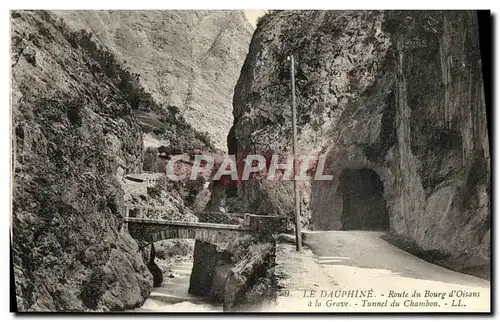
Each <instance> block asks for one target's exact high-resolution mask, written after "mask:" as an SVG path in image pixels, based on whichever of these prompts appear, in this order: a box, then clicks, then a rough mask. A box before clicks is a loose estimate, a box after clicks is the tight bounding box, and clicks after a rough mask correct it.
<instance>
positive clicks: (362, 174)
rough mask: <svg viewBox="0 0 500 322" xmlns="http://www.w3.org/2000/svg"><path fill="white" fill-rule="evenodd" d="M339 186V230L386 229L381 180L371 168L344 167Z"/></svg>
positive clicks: (385, 210) (387, 215) (387, 217)
mask: <svg viewBox="0 0 500 322" xmlns="http://www.w3.org/2000/svg"><path fill="white" fill-rule="evenodd" d="M339 190H340V193H341V195H342V202H343V210H342V216H341V217H340V221H341V223H342V230H378V231H379V230H389V213H388V211H387V207H386V202H385V199H384V184H383V183H382V180H381V179H380V177H379V176H378V174H377V173H376V172H375V171H373V170H371V169H366V168H364V169H356V170H353V169H344V170H343V171H342V173H341V175H340V184H339Z"/></svg>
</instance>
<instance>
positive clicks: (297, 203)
mask: <svg viewBox="0 0 500 322" xmlns="http://www.w3.org/2000/svg"><path fill="white" fill-rule="evenodd" d="M288 58H289V59H290V61H291V76H292V77H291V79H292V128H293V137H292V141H293V143H292V153H293V193H294V201H295V249H296V250H297V251H300V250H301V249H302V235H301V227H300V226H301V224H300V195H299V188H298V187H297V180H296V179H295V175H296V174H297V154H296V153H297V109H296V107H295V62H294V60H293V55H290V56H289V57H288Z"/></svg>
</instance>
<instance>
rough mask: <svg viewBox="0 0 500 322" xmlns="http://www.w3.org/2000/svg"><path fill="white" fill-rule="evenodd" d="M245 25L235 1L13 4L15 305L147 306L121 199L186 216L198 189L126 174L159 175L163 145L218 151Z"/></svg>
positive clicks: (148, 283)
mask: <svg viewBox="0 0 500 322" xmlns="http://www.w3.org/2000/svg"><path fill="white" fill-rule="evenodd" d="M250 33H251V27H249V26H248V22H247V21H246V20H245V18H244V17H243V16H242V14H241V12H239V11H232V12H224V11H217V12H199V11H197V12H195V11H189V12H188V11H175V12H166V11H161V12H156V11H147V12H137V11H135V12H132V11H78V12H75V11H64V12H46V11H15V12H12V13H11V35H12V41H11V49H12V50H11V52H12V113H13V127H12V128H13V133H12V134H13V160H14V162H13V216H12V217H13V218H12V238H13V265H14V271H15V286H16V295H17V305H18V309H19V310H22V311H26V310H30V311H39V310H50V311H54V310H57V311H61V310H69V311H73V310H76V311H81V310H122V309H124V308H130V307H135V306H138V305H141V304H142V303H143V301H144V300H145V299H146V297H147V296H148V295H149V293H150V291H151V288H152V284H153V281H152V276H151V274H150V273H149V272H148V270H147V268H146V265H145V263H144V260H143V258H142V257H141V252H138V247H137V243H136V242H135V241H134V240H133V239H132V238H131V237H130V235H129V234H128V233H127V232H126V230H125V231H124V230H121V225H122V220H121V219H122V216H123V214H124V209H125V204H127V205H130V204H135V205H137V206H142V207H144V206H146V207H152V206H153V207H154V206H159V207H161V208H162V209H163V210H162V211H159V212H155V213H153V214H151V215H152V216H157V217H160V218H168V219H176V220H191V221H192V220H196V218H194V216H193V211H192V209H190V208H189V207H190V206H191V208H193V209H195V208H196V207H199V205H198V203H199V202H198V201H199V200H198V199H199V198H198V199H197V198H196V196H195V195H197V194H198V193H199V192H200V191H199V190H200V189H199V187H198V186H196V187H191V186H185V187H183V186H182V185H179V184H169V185H166V184H164V182H163V181H162V182H161V183H160V184H158V185H156V186H151V187H146V185H134V184H133V182H132V183H131V182H130V181H127V180H125V179H124V178H125V176H126V175H127V174H136V175H138V174H140V173H142V172H144V171H150V172H163V170H164V163H165V160H163V159H161V158H160V157H159V156H158V154H159V153H163V154H175V153H180V152H186V153H193V152H194V151H205V152H208V151H210V152H213V151H214V150H215V148H221V149H223V147H221V146H220V142H222V141H221V140H223V141H225V138H226V135H227V131H228V129H229V126H230V124H231V123H232V118H228V117H226V116H227V113H228V111H230V110H231V107H230V103H229V100H230V97H231V95H232V90H233V86H234V83H235V82H236V78H237V75H238V74H239V70H240V67H241V64H242V62H243V59H244V55H245V53H246V50H247V47H248V42H249V37H250ZM202 102H203V104H202ZM205 103H206V104H205ZM229 113H230V112H229ZM200 120H201V121H200ZM204 121H206V123H200V122H204ZM197 128H198V129H200V130H197ZM207 131H208V132H210V133H208V135H207V134H206V133H204V132H207ZM143 134H144V135H143ZM211 141H213V143H212V142H211ZM218 142H219V143H218ZM217 144H219V146H217ZM214 146H215V147H214ZM144 147H149V150H148V152H147V153H145V152H144V150H145V149H144ZM143 159H144V160H145V161H144V164H143ZM146 163H147V164H146ZM140 175H145V176H148V175H150V176H153V175H154V174H140ZM140 175H139V176H140ZM202 192H203V193H207V192H208V191H202ZM208 195H209V194H208ZM206 197H208V196H205V197H204V198H206ZM191 199H193V200H191ZM202 204H203V203H202ZM181 246H184V244H183V245H181ZM181 248H182V247H181ZM160 250H163V251H165V249H164V248H163V247H160V248H159V251H160ZM162 256H163V257H165V254H164V255H162Z"/></svg>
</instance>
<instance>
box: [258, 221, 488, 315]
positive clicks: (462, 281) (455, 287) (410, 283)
mask: <svg viewBox="0 0 500 322" xmlns="http://www.w3.org/2000/svg"><path fill="white" fill-rule="evenodd" d="M382 235H383V233H382V232H368V231H328V232H308V233H306V234H305V238H304V243H305V245H306V247H304V249H303V250H302V252H301V253H297V252H296V251H295V247H294V246H293V245H291V244H279V245H278V247H277V263H278V266H277V267H276V272H277V274H278V275H280V277H281V278H280V284H281V285H280V286H281V287H282V289H281V290H280V292H279V296H278V301H277V303H275V304H273V305H269V306H267V307H266V308H265V311H281V312H283V311H288V312H296V311H307V312H489V310H490V283H489V281H487V280H484V279H480V278H477V277H473V276H470V275H465V274H461V273H457V272H454V271H451V270H448V269H446V268H443V267H440V266H437V265H434V264H431V263H428V262H426V261H424V260H422V259H420V258H417V257H415V256H413V255H411V254H409V253H407V252H405V251H403V250H401V249H399V248H397V247H395V246H393V245H391V244H389V243H388V242H386V241H384V240H383V239H382V238H381V236H382Z"/></svg>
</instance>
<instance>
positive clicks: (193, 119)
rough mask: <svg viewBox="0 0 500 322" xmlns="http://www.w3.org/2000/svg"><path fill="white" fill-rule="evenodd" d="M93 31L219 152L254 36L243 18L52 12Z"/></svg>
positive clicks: (184, 13)
mask: <svg viewBox="0 0 500 322" xmlns="http://www.w3.org/2000/svg"><path fill="white" fill-rule="evenodd" d="M56 13H57V14H58V15H59V16H60V17H62V18H63V19H64V21H65V22H66V23H67V24H68V25H69V26H71V27H73V28H74V29H77V30H78V29H86V30H88V31H91V32H92V33H93V35H94V37H95V38H96V39H98V41H99V42H100V43H102V44H104V45H105V46H106V47H107V48H109V49H110V50H111V51H112V52H113V53H114V54H115V55H116V56H117V57H118V58H119V60H120V61H122V62H124V64H125V65H126V66H129V67H130V68H131V71H132V72H133V73H137V74H139V75H140V77H141V78H140V81H141V84H142V85H143V86H144V87H145V88H146V90H147V91H148V92H149V93H152V95H153V97H154V99H155V100H156V101H157V102H159V103H160V104H163V105H165V106H176V107H178V108H179V110H180V111H181V113H182V115H183V116H184V117H185V118H186V120H187V122H188V123H189V124H191V125H192V126H193V127H194V128H195V129H196V130H198V131H200V132H203V133H205V132H208V136H209V138H210V139H211V141H212V142H213V144H214V145H215V147H216V148H218V149H220V150H223V151H224V150H226V137H227V133H228V132H229V128H230V127H231V125H232V123H233V117H232V114H231V110H232V107H231V99H232V95H233V90H234V85H235V84H236V81H237V79H238V76H239V73H240V70H241V66H242V64H243V61H244V59H245V55H246V54H247V51H248V44H249V42H250V38H251V35H252V32H253V27H252V26H251V25H250V24H249V22H248V21H247V19H246V18H245V15H244V13H243V12H241V11H238V10H232V11H221V10H217V11H203V10H196V11H194V10H188V11H182V10H173V11H151V10H148V11H137V10H134V11H127V10H118V11H113V10H107V11H56Z"/></svg>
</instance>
